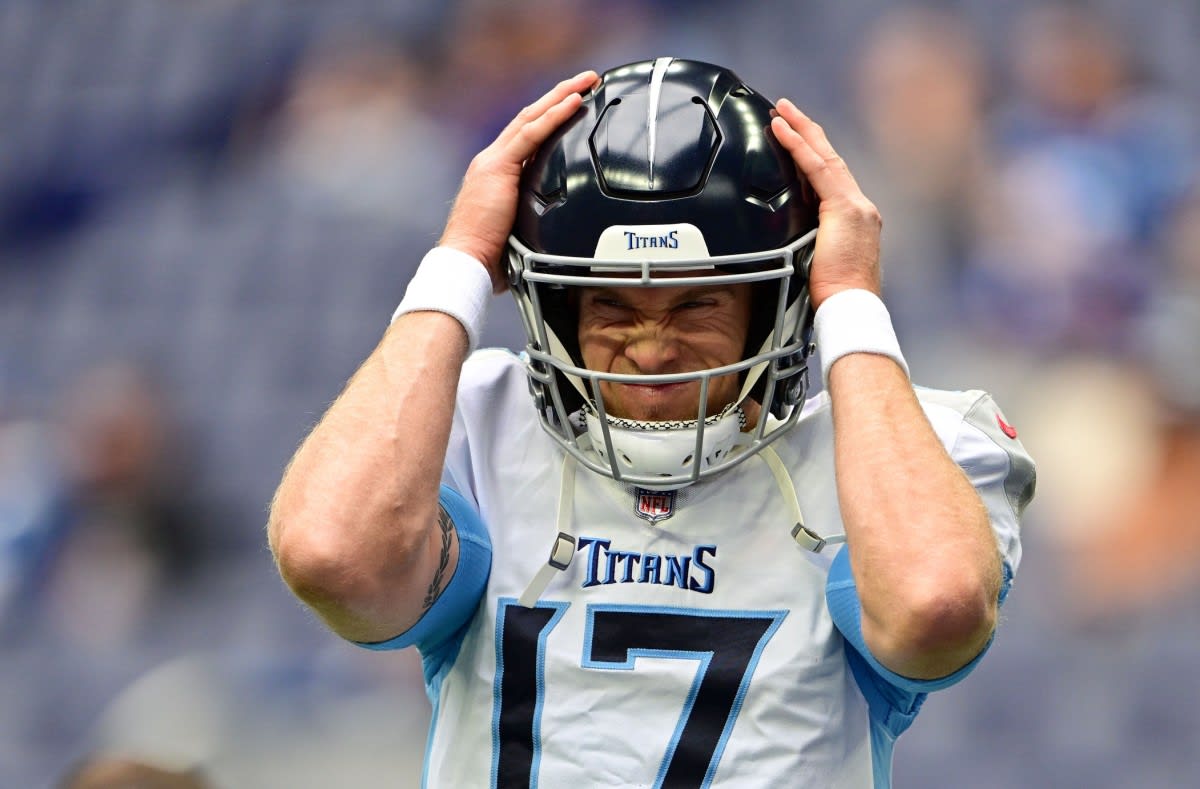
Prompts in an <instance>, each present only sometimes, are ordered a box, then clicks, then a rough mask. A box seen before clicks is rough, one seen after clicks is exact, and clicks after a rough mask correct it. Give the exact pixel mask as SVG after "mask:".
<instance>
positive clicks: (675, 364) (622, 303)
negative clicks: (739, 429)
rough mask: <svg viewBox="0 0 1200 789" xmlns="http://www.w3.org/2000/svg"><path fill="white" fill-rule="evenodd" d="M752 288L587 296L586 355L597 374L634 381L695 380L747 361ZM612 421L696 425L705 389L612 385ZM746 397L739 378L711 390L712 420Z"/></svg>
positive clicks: (620, 290) (582, 339) (611, 291)
mask: <svg viewBox="0 0 1200 789" xmlns="http://www.w3.org/2000/svg"><path fill="white" fill-rule="evenodd" d="M750 288H751V286H750V285H749V284H746V283H742V284H735V285H716V286H682V287H666V288H639V287H629V288H624V287H596V288H582V289H581V292H580V296H579V347H580V350H581V352H582V354H583V364H584V366H585V367H587V369H589V370H595V371H596V372H605V373H623V374H632V375H661V374H667V373H687V372H695V371H697V370H704V369H708V368H712V367H721V366H723V365H727V364H734V363H735V362H739V361H741V359H742V352H743V350H744V348H745V345H746V332H747V330H748V327H749V323H750V305H751V290H750ZM600 392H601V394H602V395H603V396H604V408H605V410H606V411H607V412H608V413H609V414H610V415H612V416H617V417H624V418H626V419H637V420H643V421H653V422H662V421H668V420H677V419H678V420H686V419H695V418H696V413H697V407H698V405H699V398H700V382H699V381H687V382H682V383H674V384H659V385H656V386H648V385H641V384H618V383H612V382H605V383H602V384H601V385H600ZM737 394H738V376H737V375H736V374H735V375H725V376H721V377H720V378H714V379H713V380H712V381H710V382H709V387H708V403H707V405H706V414H707V415H709V416H711V415H713V414H716V413H719V412H720V411H721V409H723V408H724V407H725V406H726V405H728V404H729V403H731V402H733V401H734V400H735V399H736V398H737Z"/></svg>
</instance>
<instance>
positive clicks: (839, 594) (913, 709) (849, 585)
mask: <svg viewBox="0 0 1200 789" xmlns="http://www.w3.org/2000/svg"><path fill="white" fill-rule="evenodd" d="M1003 570H1004V577H1003V582H1002V584H1001V587H1000V595H999V598H998V602H999V604H1001V605H1003V603H1004V601H1005V600H1006V599H1007V598H1008V592H1009V589H1010V588H1011V587H1012V578H1013V572H1012V568H1011V567H1010V566H1009V565H1008V563H1007V562H1005V563H1004V564H1003ZM825 600H826V602H827V604H828V605H829V612H830V614H831V615H832V617H833V621H834V624H836V625H837V628H838V630H840V631H841V633H842V637H843V638H844V639H845V640H846V644H847V646H848V647H849V648H848V649H847V650H846V661H847V662H848V663H849V664H850V671H851V673H852V674H853V675H854V680H855V682H856V683H857V684H858V688H859V690H860V691H861V692H862V694H863V697H864V698H865V699H866V701H867V708H868V710H869V712H870V718H871V761H872V771H873V773H874V777H875V781H874V786H875V787H876V789H886V788H887V787H890V786H891V785H892V778H891V773H892V750H893V746H894V744H895V741H896V738H897V737H899V736H900V735H901V734H902V733H903V732H904V731H905V730H906V729H907V728H908V727H909V726H911V725H912V722H913V721H914V720H915V719H916V717H917V713H918V712H920V711H921V705H922V704H924V703H925V697H926V696H927V695H928V694H929V693H930V692H932V691H936V690H942V689H943V688H948V687H950V686H951V685H953V684H955V683H957V682H959V681H960V680H962V679H963V678H964V677H966V676H967V675H968V674H970V673H971V671H972V670H974V668H975V666H977V665H978V664H979V661H980V660H982V659H983V656H984V654H986V653H987V651H988V648H989V647H991V645H992V640H993V639H994V638H995V633H993V634H992V638H990V639H988V642H987V644H985V645H984V646H983V649H981V650H979V654H978V655H976V656H975V657H974V658H972V660H971V662H970V663H967V664H966V665H965V666H963V667H962V668H960V669H958V670H957V671H955V672H954V673H953V674H950V675H948V676H945V677H940V678H937V679H913V678H911V677H905V676H902V675H900V674H897V673H895V672H894V671H890V670H889V669H887V668H886V667H884V666H883V664H881V663H880V662H879V661H878V660H876V659H875V656H874V655H872V654H871V650H870V649H868V648H867V642H866V640H865V639H864V638H863V634H862V603H861V601H860V600H859V598H858V587H857V585H856V584H855V582H854V575H853V574H852V573H851V571H850V550H849V548H848V547H844V548H842V550H840V551H838V554H837V556H835V557H834V559H833V564H832V565H831V566H830V568H829V576H828V579H827V580H826V583H825Z"/></svg>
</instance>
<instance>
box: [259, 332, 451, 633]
mask: <svg viewBox="0 0 1200 789" xmlns="http://www.w3.org/2000/svg"><path fill="white" fill-rule="evenodd" d="M466 353H467V335H466V332H465V331H464V330H463V328H462V325H461V324H459V323H458V321H456V320H455V319H454V318H452V317H450V316H448V315H445V314H443V313H439V312H414V313H409V314H407V315H403V316H401V317H400V318H399V319H397V320H396V322H395V323H394V324H393V325H392V326H391V327H390V328H389V329H388V331H387V333H386V334H385V336H384V338H383V340H382V341H381V342H380V344H379V345H378V346H377V347H376V349H375V350H374V352H372V354H371V355H370V357H368V359H367V360H366V361H365V362H364V363H363V365H362V366H361V367H360V368H359V370H358V371H357V372H356V373H355V374H354V376H353V377H352V378H351V379H350V382H349V383H348V384H347V386H346V388H345V390H344V391H343V392H342V394H341V395H340V396H339V397H338V398H337V400H336V401H335V402H334V403H333V405H331V406H330V408H329V410H328V411H327V412H326V413H325V415H324V417H323V418H322V419H321V421H320V423H318V424H317V426H316V427H315V428H314V429H313V431H312V433H311V434H310V435H309V436H308V438H307V439H305V441H304V443H303V444H302V445H301V446H300V449H299V450H298V451H297V452H296V455H295V457H294V458H293V459H292V462H291V463H290V465H289V467H288V469H287V471H286V472H285V474H284V477H283V481H282V483H281V484H280V487H279V490H278V492H277V493H276V496H275V500H274V502H273V504H272V507H271V517H270V522H269V527H268V528H269V537H270V543H271V547H272V550H273V551H274V553H275V557H276V561H277V562H278V563H279V567H280V571H281V573H282V575H283V577H284V579H285V580H286V581H287V582H288V584H289V585H290V586H291V587H292V588H293V590H294V591H295V592H296V594H297V595H298V596H300V597H301V599H303V600H305V602H307V603H308V604H309V605H311V606H312V607H313V608H314V609H315V610H317V612H318V613H320V614H321V615H322V617H323V618H324V619H325V620H326V621H327V622H328V623H329V625H330V626H331V627H332V628H333V629H334V630H336V631H337V632H339V633H340V634H341V635H343V636H345V637H347V638H351V639H353V640H357V641H376V640H383V639H386V638H390V637H392V636H394V635H396V634H397V633H399V632H402V631H403V630H405V629H407V628H408V627H409V626H410V625H411V624H412V623H413V622H415V621H416V619H418V618H419V617H420V615H421V613H422V612H423V611H424V608H425V606H424V602H425V601H426V600H427V599H429V597H430V591H431V590H430V589H429V588H428V586H429V584H430V583H431V582H433V579H434V576H435V575H436V574H437V573H436V570H437V568H438V567H439V566H440V565H442V563H443V558H445V559H446V561H448V562H449V566H448V567H445V568H444V570H443V572H442V573H441V577H443V578H448V577H449V576H450V575H452V574H453V569H454V563H455V562H456V561H457V550H458V543H457V539H456V538H455V537H454V535H453V534H451V535H450V537H451V539H450V541H449V544H448V545H447V543H446V540H445V539H444V535H443V534H441V532H440V531H439V530H438V526H437V525H438V503H437V496H438V484H439V481H440V479H441V472H442V464H443V462H444V459H445V453H446V445H447V442H448V440H449V435H450V425H451V420H452V418H453V412H454V397H455V390H456V388H457V386H458V378H459V373H460V371H461V368H462V363H463V361H464V359H465V357H466ZM447 550H449V552H450V556H449V557H443V556H442V554H443V553H444V552H445V551H447ZM432 591H433V593H434V596H436V592H438V591H440V590H432Z"/></svg>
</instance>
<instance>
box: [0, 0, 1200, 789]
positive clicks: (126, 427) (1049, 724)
mask: <svg viewBox="0 0 1200 789" xmlns="http://www.w3.org/2000/svg"><path fill="white" fill-rule="evenodd" d="M1198 43H1200V6H1198V5H1197V4H1196V3H1195V2H1194V0H1143V1H1141V2H1137V1H1136V0H1108V1H1107V2H1104V1H1100V0H1098V1H1096V2H1086V3H1084V2H1077V3H1071V4H1066V5H1062V4H1056V5H1051V4H1047V3H1033V2H1005V1H1004V0H959V2H949V1H947V2H939V3H934V4H928V5H923V6H922V5H913V6H905V7H903V8H898V7H897V5H896V4H894V3H889V2H884V0H853V1H852V2H847V1H846V0H840V1H837V0H820V1H818V0H810V2H801V1H800V0H791V1H784V0H755V1H753V2H750V1H747V2H741V3H737V4H734V3H721V2H702V1H701V0H691V2H688V1H686V0H609V2H606V3H603V4H601V3H584V2H582V1H581V0H553V1H551V0H523V2H520V3H506V2H501V0H457V1H456V2H434V0H403V2H402V1H401V0H395V1H394V2H385V1H384V0H341V2H338V3H317V2H300V1H297V0H254V2H250V0H244V1H243V0H190V1H184V0H178V1H176V2H164V1H163V0H94V1H85V0H75V1H74V2H60V1H59V0H5V1H4V2H3V3H0V786H3V787H38V786H53V785H58V784H60V782H63V781H65V780H66V776H67V774H68V772H69V771H70V770H71V769H72V767H73V766H74V765H76V764H78V763H79V762H80V760H81V759H84V758H85V757H89V756H91V757H97V756H107V755H125V756H131V757H134V758H137V759H140V760H143V761H146V762H149V763H153V764H158V765H161V766H163V767H166V768H170V769H176V770H186V769H192V768H198V769H199V770H201V771H202V773H203V776H204V777H203V778H202V779H196V785H202V782H203V781H207V782H208V784H209V785H212V786H217V787H251V788H253V787H330V786H366V785H387V786H398V787H404V786H415V785H417V783H418V782H419V777H420V762H421V755H422V752H423V749H424V739H425V734H424V731H425V726H426V722H427V717H428V711H427V707H428V705H427V702H426V700H425V698H424V692H423V689H422V688H421V683H420V674H419V664H418V660H417V658H416V656H415V655H412V654H407V653H403V654H385V655H378V654H373V653H368V652H365V651H361V650H357V649H355V648H353V647H350V646H347V645H345V644H342V643H340V642H339V641H338V640H337V639H336V638H335V637H333V636H332V635H330V634H328V633H327V632H325V631H324V630H323V629H322V628H321V627H320V626H319V625H318V624H316V623H315V622H314V620H313V618H312V617H311V616H309V615H308V614H307V613H306V612H305V611H303V610H302V609H301V608H300V607H299V605H298V604H297V603H295V602H294V601H293V600H292V599H291V598H290V597H289V596H288V595H287V594H286V593H285V591H284V589H283V587H282V585H281V583H280V582H279V581H278V579H277V577H276V576H275V574H274V571H273V567H272V565H271V561H270V556H269V553H268V551H267V549H266V546H265V539H264V523H265V517H266V509H267V505H268V502H269V500H270V497H271V494H272V491H273V488H274V484H275V483H276V481H277V480H278V478H279V476H280V473H281V470H282V467H283V465H284V463H285V462H286V460H287V458H288V457H289V455H290V453H291V451H292V449H293V448H294V446H295V445H296V444H297V442H298V441H299V440H300V439H301V437H302V436H303V435H304V433H305V431H306V430H307V429H308V428H309V427H310V426H311V425H312V423H313V422H314V421H315V419H316V418H317V417H318V416H319V415H320V413H321V412H322V410H323V409H324V407H325V406H326V404H327V403H328V402H329V401H330V400H331V399H332V398H333V397H334V396H335V395H336V394H337V391H338V389H339V388H340V386H341V384H342V382H344V381H345V380H346V378H347V377H348V376H349V374H350V373H351V372H352V371H353V369H354V368H355V366H356V365H357V363H358V362H359V361H360V360H361V359H362V358H363V357H364V356H365V355H366V354H367V352H368V351H369V350H370V349H371V348H372V347H373V345H374V343H375V341H376V340H377V338H378V337H379V336H380V333H381V332H382V329H383V328H384V326H385V324H386V321H387V319H388V317H389V315H390V313H391V310H392V308H393V307H394V305H395V303H396V302H397V301H398V299H399V297H400V295H401V293H402V290H403V287H404V283H405V282H406V281H407V279H408V277H409V275H410V273H411V272H412V270H413V268H414V266H415V265H416V263H417V261H418V260H419V259H420V256H421V254H422V253H423V252H424V250H425V249H427V248H428V247H429V246H430V245H431V244H432V243H433V242H434V241H435V239H436V238H437V235H438V233H439V231H440V229H441V225H442V221H443V219H444V216H445V212H446V210H447V207H448V205H449V201H450V200H451V199H452V197H453V195H454V191H455V188H456V184H457V182H458V179H459V178H460V176H461V173H462V171H463V170H464V169H465V166H466V164H467V162H468V161H469V159H470V157H471V156H472V155H473V153H474V152H475V151H476V150H478V149H479V148H480V147H482V146H483V145H484V144H486V142H488V141H489V140H490V139H491V137H492V136H493V135H494V134H495V132H496V131H497V130H498V128H499V127H500V126H501V125H502V123H503V122H504V121H505V120H506V119H507V118H509V117H510V116H511V115H512V114H513V113H514V112H515V111H516V110H517V109H518V108H519V107H520V106H521V105H523V104H524V103H526V102H527V101H528V100H529V99H530V98H532V97H534V96H536V95H538V94H540V93H541V92H542V91H543V90H544V89H546V88H547V87H548V86H549V85H550V84H552V83H553V82H555V81H557V80H558V79H559V78H561V77H562V76H565V75H568V74H572V73H575V72H576V71H578V70H580V69H581V68H585V67H594V68H597V69H598V70H602V69H604V68H607V67H610V66H613V65H617V64H619V63H623V62H627V61H631V60H637V59H642V58H646V57H654V56H658V55H663V54H670V55H675V56H679V57H691V58H696V59H702V60H710V61H713V62H718V63H722V64H725V65H728V66H730V67H732V68H734V69H735V70H736V71H738V72H739V74H740V75H741V76H742V77H743V78H745V79H746V80H747V81H748V82H749V83H750V84H751V85H753V86H755V87H757V88H758V89H759V90H761V91H763V92H764V93H766V94H767V95H769V96H771V97H773V98H774V97H779V96H783V95H787V96H789V97H791V98H793V99H795V100H796V101H797V103H799V104H800V105H801V106H803V107H806V108H807V109H808V110H809V111H810V113H811V114H812V115H813V116H814V117H816V118H817V119H818V120H819V121H821V122H822V123H823V124H824V125H825V126H826V128H827V129H828V130H829V132H830V136H831V138H832V140H833V141H834V144H835V145H837V146H838V147H839V149H841V150H842V152H843V154H844V156H845V158H846V159H847V160H848V162H849V164H850V166H851V168H852V170H853V171H854V172H855V173H856V174H857V176H858V178H859V180H860V181H861V182H862V183H863V185H864V188H865V190H866V191H867V193H868V195H869V196H871V197H872V198H873V199H874V200H875V201H876V202H877V203H878V204H879V205H880V207H881V210H882V211H883V216H884V218H885V225H886V227H885V234H884V251H885V272H886V277H887V279H886V285H887V289H888V298H889V303H890V304H891V306H892V309H893V313H894V315H895V318H896V322H897V326H898V329H899V331H900V333H901V336H902V340H903V342H904V344H905V348H906V351H907V353H908V355H909V357H910V362H911V365H912V368H913V371H914V376H915V378H916V379H917V380H918V382H921V383H925V384H928V385H933V386H941V387H948V388H987V389H990V390H991V391H992V392H994V393H995V394H996V395H997V397H998V399H999V401H1000V402H1001V404H1002V405H1004V406H1005V408H1006V412H1007V415H1008V417H1009V421H1011V422H1013V423H1014V424H1016V425H1017V426H1018V428H1019V429H1020V430H1021V433H1022V438H1023V439H1024V440H1025V442H1026V445H1027V446H1028V448H1029V449H1030V450H1031V452H1032V453H1033V454H1034V456H1035V458H1037V460H1038V461H1039V464H1040V470H1041V479H1040V483H1041V484H1040V492H1039V498H1038V499H1037V501H1035V503H1034V506H1033V507H1032V508H1031V510H1030V511H1029V513H1028V519H1027V524H1026V528H1025V547H1026V554H1025V562H1024V564H1023V566H1022V571H1021V573H1020V575H1019V577H1018V579H1017V586H1016V588H1015V590H1014V594H1013V595H1012V597H1011V598H1010V602H1009V604H1008V605H1007V607H1006V609H1005V622H1004V623H1003V626H1002V628H1001V630H1000V633H999V636H998V638H997V640H996V642H995V644H994V646H993V648H992V652H991V655H990V656H989V658H988V659H987V660H986V661H984V663H983V664H982V666H981V667H980V668H979V670H978V671H976V672H975V674H974V676H973V677H972V678H971V679H970V680H969V681H967V682H966V683H964V684H963V685H961V686H959V687H957V688H954V689H952V690H950V691H947V692H945V693H942V694H938V695H936V696H934V697H932V698H931V699H930V700H929V701H928V703H927V705H926V707H925V710H924V712H923V713H922V715H921V717H920V719H919V720H918V722H917V725H916V726H915V727H914V729H913V730H912V731H911V732H910V733H908V734H906V735H905V736H904V737H903V738H902V740H901V744H900V747H899V748H898V756H897V763H896V776H895V777H896V785H897V786H898V787H971V788H972V789H990V788H993V787H994V788H995V789H1008V788H1010V787H1057V786H1089V787H1095V788H1104V787H1130V786H1137V787H1140V788H1142V789H1148V788H1149V787H1182V786H1196V785H1200V755H1198V754H1197V744H1200V712H1198V710H1200V606H1197V605H1196V603H1197V602H1198V601H1200V191H1198V190H1197V181H1196V173H1197V170H1196V154H1197V150H1198V145H1200V137H1198V135H1197V126H1196V121H1197V118H1196V109H1197V107H1198V106H1200V104H1198V103H1197V101H1198V99H1200V81H1197V80H1196V79H1195V74H1196V73H1197V72H1198V71H1200V46H1198ZM490 321H491V322H490V324H489V336H488V338H487V341H488V342H489V343H490V344H494V345H507V346H510V347H512V346H514V345H516V344H518V343H519V341H520V340H519V337H520V334H519V328H518V325H517V322H516V315H515V311H514V310H513V309H512V306H511V304H509V302H508V301H507V300H502V301H498V302H497V306H496V308H495V309H494V311H493V313H492V316H491V318H490ZM911 539H920V536H919V535H911ZM79 785H82V784H79ZM88 785H89V786H91V785H93V784H88ZM96 785H98V784H96ZM113 785H116V784H113Z"/></svg>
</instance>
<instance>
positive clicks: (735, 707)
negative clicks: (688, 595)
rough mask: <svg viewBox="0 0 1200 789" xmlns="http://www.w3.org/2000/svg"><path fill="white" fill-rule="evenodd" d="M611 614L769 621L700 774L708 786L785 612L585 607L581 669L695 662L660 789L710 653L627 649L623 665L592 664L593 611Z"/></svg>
mask: <svg viewBox="0 0 1200 789" xmlns="http://www.w3.org/2000/svg"><path fill="white" fill-rule="evenodd" d="M607 611H615V612H620V613H645V614H676V615H681V616H698V617H707V618H718V617H724V618H728V619H770V620H772V621H771V626H770V627H768V628H767V629H766V631H765V632H764V633H763V635H762V637H760V638H759V640H758V644H756V645H755V647H754V652H753V654H752V656H751V658H750V660H749V662H748V663H747V664H746V670H745V672H744V673H743V674H742V678H741V682H740V683H739V685H738V689H737V694H736V695H735V696H734V700H733V704H732V706H731V708H730V711H729V716H728V718H726V720H725V727H724V729H722V731H721V737H720V739H718V740H717V746H716V748H714V749H713V755H712V758H711V760H710V761H709V763H708V768H707V769H706V771H705V773H704V781H703V783H701V787H702V789H705V788H706V787H708V786H710V785H711V784H712V780H713V777H714V776H715V775H716V772H717V766H718V765H719V764H720V763H721V757H722V756H723V755H724V754H725V745H726V743H727V742H728V741H729V736H730V734H731V733H732V732H733V726H734V723H735V722H736V721H737V717H738V714H739V713H740V712H741V710H742V704H743V702H744V701H745V698H746V692H747V691H748V690H749V687H750V679H751V678H752V677H753V676H754V672H755V670H756V669H757V668H758V661H759V658H761V657H762V652H763V649H764V648H765V647H766V645H767V642H769V641H770V640H771V638H772V637H773V636H774V635H775V632H776V631H777V630H779V626H780V625H781V624H783V620H784V617H786V616H787V611H749V610H747V611H741V610H733V611H731V610H725V609H711V608H680V607H674V606H645V605H621V604H615V603H593V604H590V605H588V607H587V619H586V624H585V626H584V634H583V655H582V656H581V658H580V665H581V666H583V668H592V669H602V670H606V671H614V670H615V671H630V670H633V669H634V668H635V665H634V664H635V663H636V661H637V659H638V658H639V657H656V658H667V659H680V660H695V661H697V663H698V666H697V670H696V675H695V677H693V679H692V686H691V688H690V689H689V690H688V695H687V699H686V700H685V701H684V704H683V710H682V712H681V713H680V715H679V721H678V722H677V723H676V724H675V731H674V732H673V733H672V734H671V740H670V742H668V744H667V750H666V753H665V754H664V755H663V760H662V763H661V764H659V767H658V775H657V776H656V777H655V779H654V786H655V789H658V787H661V786H662V782H663V779H664V778H666V773H667V768H668V766H669V765H670V764H671V760H672V758H673V757H674V756H675V749H676V748H677V747H678V746H679V739H680V737H682V736H683V728H684V726H685V725H686V724H687V721H688V720H689V719H690V717H691V714H692V707H693V705H694V704H695V701H696V695H697V694H698V693H699V692H700V685H701V683H703V681H704V678H705V676H706V675H707V673H708V668H709V664H710V663H711V662H712V658H713V654H714V650H696V651H692V650H678V649H628V650H626V655H627V658H626V660H625V662H623V663H615V662H607V661H596V660H592V659H590V658H589V655H591V654H592V629H593V624H594V623H595V619H596V613H597V612H607Z"/></svg>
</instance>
